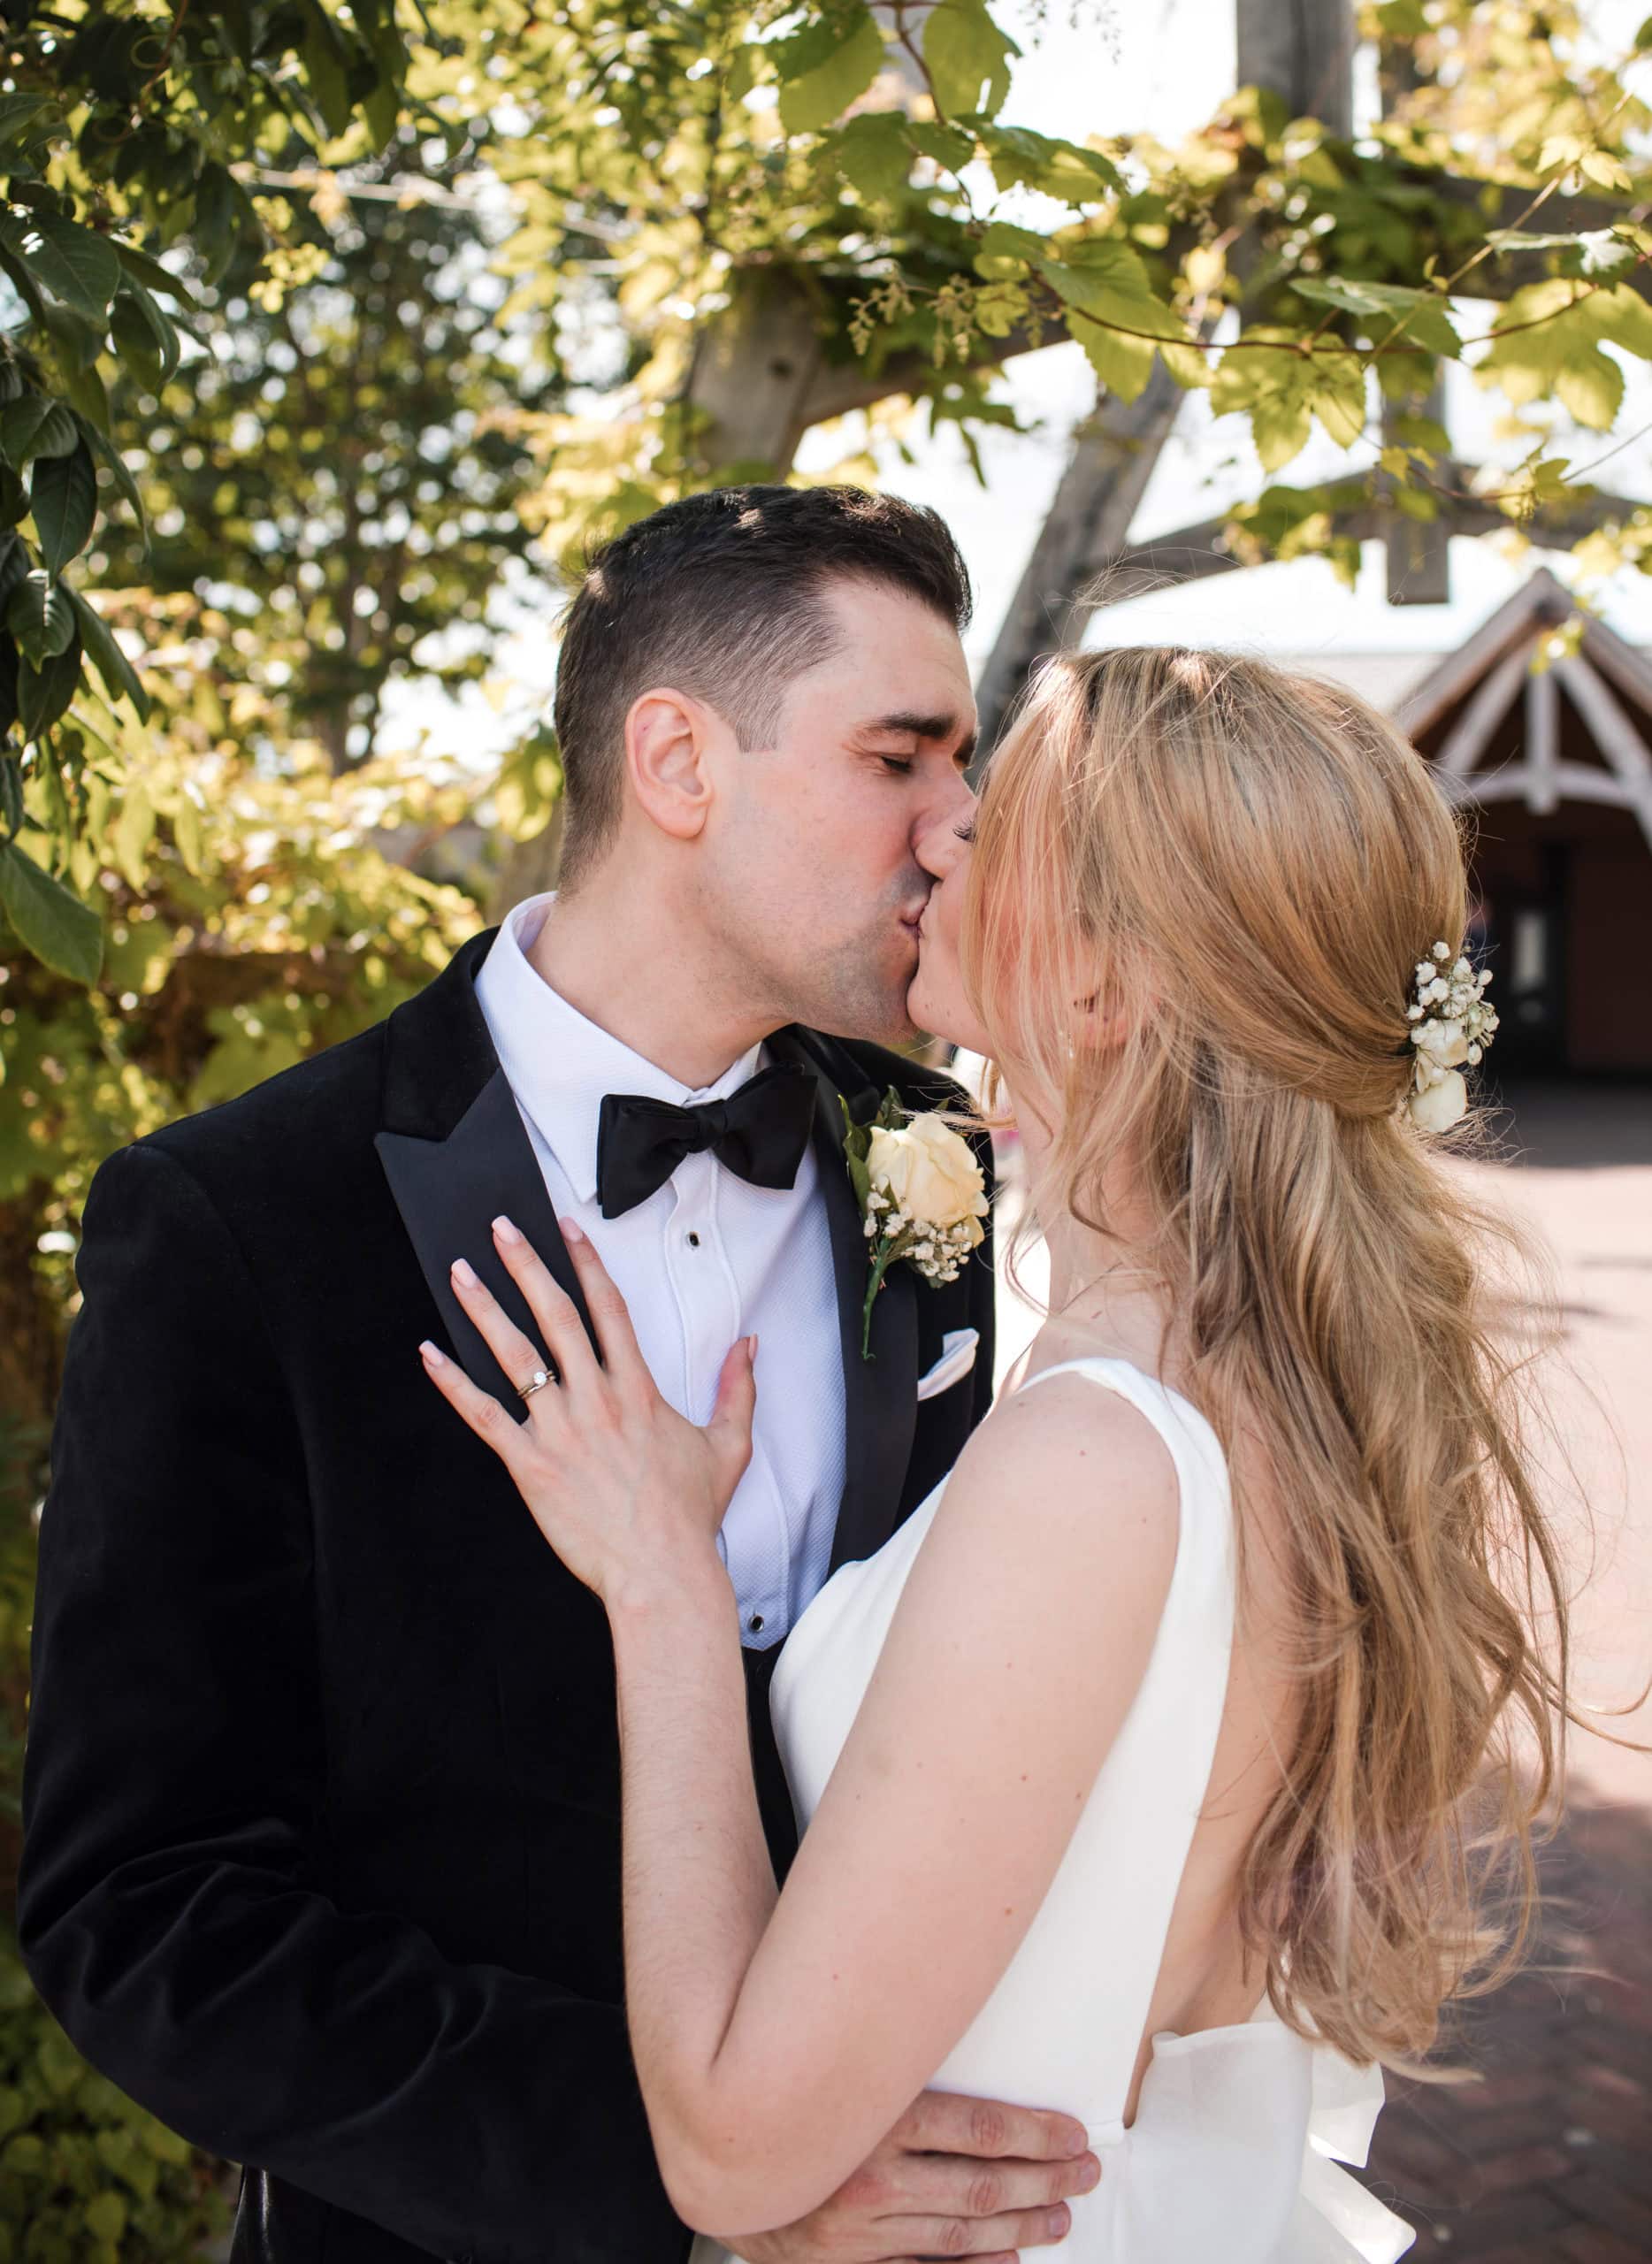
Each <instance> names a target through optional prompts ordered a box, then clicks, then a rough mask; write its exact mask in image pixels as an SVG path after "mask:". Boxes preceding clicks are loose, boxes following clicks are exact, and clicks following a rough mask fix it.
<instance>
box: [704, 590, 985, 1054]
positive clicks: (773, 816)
mask: <svg viewBox="0 0 1652 2264" xmlns="http://www.w3.org/2000/svg"><path fill="white" fill-rule="evenodd" d="M822 601H823V602H824V603H825V604H827V605H828V606H829V607H830V611H831V613H832V615H833V616H834V618H835V619H836V621H837V624H838V628H839V631H840V634H841V638H842V642H841V645H840V646H839V648H838V650H837V652H836V653H835V654H833V655H832V657H831V658H830V660H827V661H823V662H821V663H820V665H819V666H818V667H816V668H813V669H807V670H806V671H805V672H804V673H803V674H802V675H800V676H798V677H793V679H792V683H791V684H790V685H789V686H788V687H787V692H786V699H785V704H784V711H783V715H782V719H781V723H780V727H779V730H778V732H777V734H776V745H775V746H772V747H768V748H758V749H755V750H753V751H751V752H749V753H742V752H741V751H740V749H739V748H738V746H736V745H735V743H734V738H733V734H732V732H731V731H730V732H729V733H727V735H726V737H725V738H723V739H722V741H721V743H720V745H719V746H718V748H717V750H716V754H715V766H716V772H717V785H716V800H715V811H714V814H713V816H712V820H711V822H710V823H709V824H708V826H707V832H706V836H705V838H704V840H703V842H702V844H701V850H702V859H703V861H702V863H701V867H700V907H699V908H700V912H701V914H702V915H703V916H704V918H705V921H706V923H707V928H708V929H711V930H712V931H713V932H715V934H716V935H717V936H718V937H719V938H720V939H721V940H722V941H723V943H724V944H725V945H727V946H728V948H729V949H730V952H732V953H733V954H735V955H736V957H737V962H738V965H739V966H740V967H741V968H742V969H743V972H744V975H745V976H746V979H748V980H749V981H750V982H752V983H754V984H755V985H757V986H758V988H759V993H760V995H761V999H762V1002H763V1005H764V1007H765V1009H766V1010H767V1011H769V1012H772V1013H774V1015H775V1017H776V1023H779V1022H782V1021H801V1022H806V1023H808V1024H810V1025H811V1026H813V1027H814V1028H815V1029H825V1030H829V1031H831V1032H833V1033H834V1034H836V1035H837V1036H846V1037H869V1038H876V1039H879V1040H881V1041H883V1043H885V1044H888V1043H891V1042H894V1041H896V1040H899V1039H900V1038H904V1037H909V1036H912V1035H913V1030H914V1025H913V1023H912V1021H911V1020H910V1018H909V1016H908V1014H907V1012H906V992H907V990H908V988H909V987H910V985H911V983H912V979H913V975H914V973H915V971H916V968H917V963H918V932H917V923H918V921H919V920H920V918H921V917H922V913H923V909H924V906H925V905H926V904H927V903H928V901H929V891H930V888H931V887H932V886H933V884H934V881H935V877H936V876H937V873H938V872H940V871H944V870H945V868H946V856H945V852H946V850H947V848H948V847H950V846H955V844H954V843H952V839H951V837H952V830H953V829H954V828H955V827H957V826H958V825H959V824H960V822H963V821H964V820H965V819H967V816H968V815H969V812H970V811H971V809H972V808H973V807H974V804H975V797H974V795H973V794H972V793H971V792H970V790H969V788H968V786H967V784H965V782H964V776H963V771H964V768H965V765H966V764H967V762H968V761H969V758H970V754H971V753H972V752H973V749H974V746H975V698H974V694H973V693H972V692H971V690H970V685H969V672H968V669H967V667H966V666H965V662H964V654H963V647H962V646H961V645H960V643H959V641H958V636H957V632H956V631H954V630H953V629H952V626H951V624H950V623H948V622H946V621H945V620H943V619H942V618H941V616H939V615H938V614H937V613H935V612H932V611H931V610H930V608H929V607H928V606H927V605H925V604H923V603H922V601H921V600H919V599H917V598H914V597H910V596H908V595H907V594H906V593H905V592H903V591H899V590H894V589H891V588H888V587H885V586H883V585H880V584H876V583H870V582H862V581H856V580H852V579H847V578H845V579H840V580H837V581H834V582H833V583H831V584H830V585H829V586H828V589H827V591H826V593H825V595H824V598H823V600H822Z"/></svg>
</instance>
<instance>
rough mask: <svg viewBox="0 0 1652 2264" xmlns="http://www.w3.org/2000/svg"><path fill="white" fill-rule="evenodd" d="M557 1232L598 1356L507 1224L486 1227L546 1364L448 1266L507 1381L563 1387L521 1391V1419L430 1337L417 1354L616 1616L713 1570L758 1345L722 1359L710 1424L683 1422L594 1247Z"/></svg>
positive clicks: (746, 1422) (546, 1272)
mask: <svg viewBox="0 0 1652 2264" xmlns="http://www.w3.org/2000/svg"><path fill="white" fill-rule="evenodd" d="M559 1224H560V1225H561V1227H562V1235H563V1239H564V1240H565V1241H566V1243H567V1245H568V1254H569V1257H570V1258H571V1260H572V1262H573V1266H574V1269H575V1271H576V1273H577V1274H578V1276H579V1286H580V1288H581V1289H583V1290H584V1292H585V1304H586V1306H587V1308H588V1309H589V1311H590V1314H591V1320H592V1326H593V1328H594V1330H595V1332H596V1336H597V1343H598V1346H599V1348H600V1353H601V1358H600V1360H599V1359H598V1357H597V1353H596V1351H594V1350H593V1349H592V1345H591V1340H590V1338H589V1337H588V1336H587V1335H586V1334H585V1328H584V1327H583V1326H582V1324H581V1322H580V1319H579V1314H578V1312H577V1308H576V1306H575V1304H574V1301H573V1299H572V1298H571V1297H570V1296H568V1294H567V1293H566V1291H565V1290H563V1289H562V1288H561V1287H560V1285H559V1284H558V1283H557V1282H556V1281H555V1280H554V1278H553V1276H552V1274H551V1272H550V1269H549V1267H548V1266H547V1265H546V1263H545V1261H544V1259H543V1258H540V1257H539V1253H538V1252H537V1251H535V1250H534V1248H533V1247H532V1243H529V1242H528V1241H527V1239H526V1238H525V1236H524V1235H522V1234H521V1233H520V1232H518V1230H517V1229H516V1228H515V1227H513V1226H512V1225H511V1223H510V1221H509V1219H503V1218H501V1219H495V1220H494V1221H493V1239H494V1242H495V1243H496V1244H497V1246H498V1250H499V1254H500V1256H501V1258H502V1259H503V1260H504V1262H505V1265H506V1266H507V1267H508V1268H509V1272H510V1274H511V1276H512V1278H513V1279H514V1280H515V1281H516V1285H517V1287H518V1288H519V1289H521V1291H522V1294H523V1296H524V1297H525V1298H526V1300H527V1303H528V1309H529V1311H530V1312H532V1315H533V1318H534V1319H535V1320H536V1321H537V1323H538V1324H539V1333H540V1335H542V1337H543V1338H544V1340H545V1347H546V1351H547V1352H548V1353H549V1355H550V1359H549V1361H548V1362H547V1359H546V1357H545V1353H542V1352H541V1351H540V1350H539V1346H538V1345H536V1344H534V1343H533V1342H531V1341H530V1339H529V1338H527V1337H526V1336H524V1335H523V1333H522V1331H521V1330H520V1329H519V1328H516V1327H514V1326H513V1325H512V1323H511V1322H510V1321H509V1319H507V1318H506V1316H505V1314H504V1312H502V1310H501V1307H500V1304H499V1303H498V1301H497V1299H496V1298H495V1297H494V1296H493V1294H492V1292H491V1291H490V1290H488V1289H486V1288H485V1287H484V1286H483V1284H482V1283H481V1282H480V1281H477V1280H476V1278H475V1276H474V1274H472V1275H471V1278H470V1280H469V1281H466V1280H465V1278H464V1274H465V1273H470V1268H469V1267H468V1266H463V1259H455V1263H454V1268H453V1286H454V1291H455V1296H457V1297H458V1299H459V1302H460V1304H462V1305H463V1307H464V1310H465V1312H467V1313H468V1314H469V1315H470V1319H472V1320H473V1321H474V1322H475V1323H476V1326H477V1327H478V1329H479V1331H480V1332H481V1335H482V1336H483V1338H484V1340H485V1342H486V1345H487V1348H488V1350H489V1351H491V1352H492V1353H493V1357H494V1358H495V1359H496V1360H497V1361H498V1362H499V1365H500V1366H501V1368H502V1369H503V1370H504V1372H505V1373H506V1374H507V1375H508V1376H510V1377H513V1378H516V1379H518V1380H519V1381H521V1382H523V1383H526V1382H527V1381H529V1379H530V1378H531V1377H532V1375H533V1373H534V1372H535V1371H536V1370H539V1369H544V1368H547V1367H548V1366H550V1365H552V1364H553V1363H554V1370H555V1377H556V1378H560V1381H555V1380H553V1381H550V1382H548V1383H545V1384H541V1385H540V1386H539V1388H537V1389H536V1390H534V1391H532V1392H531V1393H529V1395H528V1401H527V1405H528V1419H527V1421H526V1422H525V1423H518V1422H516V1420H515V1419H514V1418H513V1417H512V1416H511V1414H510V1413H509V1411H508V1410H507V1409H506V1408H504V1407H502V1406H501V1404H500V1403H499V1401H498V1400H497V1399H495V1398H493V1396H492V1395H491V1393H488V1392H486V1391H483V1390H482V1389H480V1388H479V1387H478V1385H476V1384H474V1383H472V1382H471V1381H470V1378H469V1377H468V1376H467V1375H466V1374H465V1373H464V1371H463V1369H462V1368H461V1367H460V1366H459V1365H457V1363H456V1362H455V1361H453V1360H449V1359H447V1358H445V1357H444V1356H443V1355H442V1354H441V1353H440V1352H439V1351H438V1350H437V1349H436V1347H435V1346H434V1345H433V1344H432V1343H431V1342H429V1341H428V1340H426V1341H425V1342H423V1343H422V1344H421V1345H420V1346H419V1352H420V1355H421V1357H422V1358H423V1359H424V1370H425V1373H426V1374H427V1375H428V1376H429V1377H430V1378H431V1381H432V1382H433V1383H434V1384H435V1386H436V1388H437V1389H438V1390H439V1391H440V1393H441V1395H442V1396H443V1398H444V1399H446V1400H447V1403H448V1404H449V1405H450V1406H452V1407H454V1408H455V1409H456V1410H457V1411H458V1412H459V1414H460V1415H461V1416H463V1419H464V1420H465V1421H466V1422H467V1423H468V1424H469V1425H470V1428H471V1429H472V1430H473V1431H474V1432H475V1433H476V1434H477V1436H478V1438H479V1439H481V1440H484V1441H485V1442H486V1444H487V1445H489V1446H490V1447H492V1448H493V1451H494V1453H495V1454H497V1455H498V1457H499V1458H500V1460H501V1462H502V1463H503V1464H504V1465H505V1467H506V1469H507V1470H509V1472H510V1475H511V1477H512V1478H513V1479H514V1480H516V1488H517V1491H518V1492H519V1493H520V1494H521V1495H522V1498H523V1500H524V1502H525V1503H527V1505H528V1507H529V1509H530V1510H531V1511H532V1513H533V1520H534V1523H535V1524H536V1525H537V1526H539V1531H540V1532H541V1533H542V1534H544V1535H545V1538H546V1539H547V1541H549V1542H550V1544H551V1546H552V1548H553V1549H554V1550H555V1551H556V1553H557V1555H558V1556H560V1557H561V1558H562V1562H563V1564H566V1565H567V1567H568V1569H569V1571H570V1572H573V1573H574V1574H576V1575H577V1578H578V1579H582V1580H583V1581H584V1582H585V1586H586V1587H588V1588H592V1589H593V1590H594V1591H595V1593H596V1594H597V1595H600V1597H601V1598H602V1600H603V1602H604V1603H605V1604H607V1605H608V1607H609V1608H610V1610H612V1609H613V1607H614V1606H615V1605H616V1603H618V1602H630V1601H632V1600H646V1597H647V1596H648V1595H649V1594H650V1593H652V1592H654V1591H657V1590H659V1589H661V1588H662V1587H663V1588H675V1587H677V1581H678V1579H680V1575H681V1571H682V1568H683V1566H684V1565H685V1562H687V1561H691V1560H698V1561H703V1560H704V1559H705V1558H706V1557H707V1556H710V1557H712V1558H713V1559H714V1560H715V1541H716V1534H717V1528H718V1527H719V1526H721V1524H722V1523H723V1517H724V1514H725V1513H726V1511H727V1510H728V1506H729V1503H730V1498H731V1496H732V1495H733V1493H734V1489H735V1488H736V1486H737V1485H738V1483H739V1481H740V1478H741V1475H742V1473H743V1472H744V1471H745V1469H746V1464H747V1463H748V1462H749V1461H750V1460H751V1455H752V1411H753V1406H754V1404H755V1401H756V1389H757V1387H756V1380H755V1377H754V1375H753V1361H754V1360H755V1358H756V1355H757V1340H756V1338H755V1337H754V1336H746V1337H742V1338H741V1339H740V1341H739V1342H738V1343H737V1344H735V1345H734V1346H733V1347H732V1349H731V1350H730V1353H729V1356H728V1358H727V1359H726V1360H725V1361H724V1362H723V1373H722V1375H721V1376H720V1377H719V1379H718V1382H717V1399H716V1405H715V1408H714V1410H713V1411H712V1417H711V1420H710V1422H709V1423H708V1424H707V1425H706V1426H705V1428H704V1429H703V1430H702V1429H701V1428H700V1426H698V1425H697V1424H693V1423H690V1422H688V1421H686V1420H685V1418H684V1417H682V1416H681V1415H679V1414H678V1413H677V1411H676V1409H675V1408H673V1407H670V1406H668V1405H667V1404H666V1402H665V1401H664V1400H663V1399H662V1397H661V1396H660V1392H659V1389H658V1387H657V1386H656V1385H655V1383H654V1378H653V1377H652V1376H651V1375H650V1374H649V1373H648V1370H647V1367H646V1364H645V1363H644V1360H643V1357H642V1353H641V1351H640V1350H639V1348H638V1343H637V1337H636V1333H635V1331H634V1330H633V1329H632V1327H631V1314H630V1312H629V1311H628V1310H627V1308H626V1304H625V1300H624V1298H623V1296H621V1295H620V1293H619V1291H618V1290H617V1289H616V1288H615V1286H614V1283H613V1282H612V1281H610V1279H609V1278H608V1271H607V1269H606V1267H605V1266H603V1264H602V1261H601V1259H600V1258H599V1257H598V1256H597V1254H596V1251H595V1250H594V1249H593V1246H592V1243H591V1241H590V1239H589V1237H588V1236H587V1235H584V1234H582V1233H581V1232H580V1230H579V1228H577V1226H575V1225H574V1224H573V1222H572V1220H567V1219H564V1220H560V1221H559ZM462 1266H463V1272H462V1271H461V1270H460V1269H461V1267H462Z"/></svg>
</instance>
